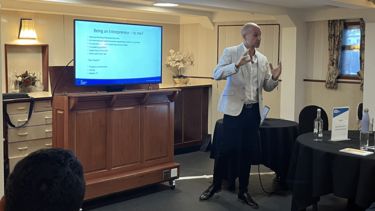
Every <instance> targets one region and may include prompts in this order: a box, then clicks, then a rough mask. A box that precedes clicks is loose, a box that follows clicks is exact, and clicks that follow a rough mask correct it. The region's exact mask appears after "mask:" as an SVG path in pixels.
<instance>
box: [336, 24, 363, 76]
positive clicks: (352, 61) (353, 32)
mask: <svg viewBox="0 0 375 211" xmlns="http://www.w3.org/2000/svg"><path fill="white" fill-rule="evenodd" d="M360 46H361V27H360V23H359V22H346V23H345V24H344V31H343V33H342V44H341V58H340V64H339V69H340V77H341V78H354V77H356V76H357V72H358V71H359V70H360V69H361V62H360V55H361V47H360Z"/></svg>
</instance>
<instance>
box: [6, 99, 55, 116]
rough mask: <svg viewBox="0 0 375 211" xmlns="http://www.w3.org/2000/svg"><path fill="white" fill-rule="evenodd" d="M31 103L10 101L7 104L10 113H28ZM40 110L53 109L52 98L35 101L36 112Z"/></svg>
mask: <svg viewBox="0 0 375 211" xmlns="http://www.w3.org/2000/svg"><path fill="white" fill-rule="evenodd" d="M29 107H30V103H29V102H24V103H10V104H8V105H7V111H8V114H9V115H11V114H27V113H28V112H29ZM39 111H52V107H51V101H50V100H42V101H35V103H34V112H39Z"/></svg>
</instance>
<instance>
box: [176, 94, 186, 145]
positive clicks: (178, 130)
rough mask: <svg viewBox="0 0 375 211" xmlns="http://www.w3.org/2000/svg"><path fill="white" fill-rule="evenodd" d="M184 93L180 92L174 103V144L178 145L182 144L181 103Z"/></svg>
mask: <svg viewBox="0 0 375 211" xmlns="http://www.w3.org/2000/svg"><path fill="white" fill-rule="evenodd" d="M184 93H185V91H184V90H182V91H181V92H180V93H179V94H178V96H177V98H176V100H175V102H174V105H175V107H174V109H175V110H174V144H176V145H178V144H182V143H183V140H182V139H183V138H182V137H183V129H182V128H183V123H182V121H183V117H182V115H183V102H184V100H183V99H184Z"/></svg>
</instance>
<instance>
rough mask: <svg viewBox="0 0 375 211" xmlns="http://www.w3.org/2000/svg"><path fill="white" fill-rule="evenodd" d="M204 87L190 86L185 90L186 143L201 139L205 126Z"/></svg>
mask: <svg viewBox="0 0 375 211" xmlns="http://www.w3.org/2000/svg"><path fill="white" fill-rule="evenodd" d="M202 102H203V88H200V87H197V88H189V89H185V90H184V107H183V108H184V110H183V120H184V122H183V126H184V133H183V134H184V143H187V142H193V141H201V140H202V138H203V137H202V127H203V122H202V121H203V117H202V114H203V110H204V109H205V108H203V103H202Z"/></svg>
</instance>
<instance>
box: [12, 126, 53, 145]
mask: <svg viewBox="0 0 375 211" xmlns="http://www.w3.org/2000/svg"><path fill="white" fill-rule="evenodd" d="M50 137H52V125H40V126H31V127H23V128H9V129H8V142H16V141H26V140H34V139H42V138H50Z"/></svg>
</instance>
